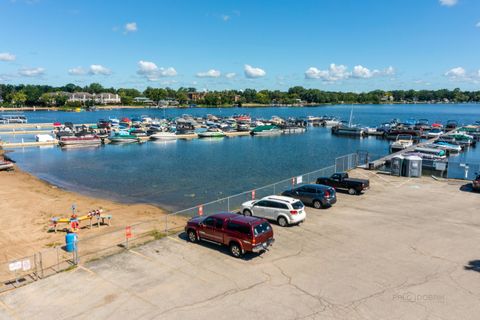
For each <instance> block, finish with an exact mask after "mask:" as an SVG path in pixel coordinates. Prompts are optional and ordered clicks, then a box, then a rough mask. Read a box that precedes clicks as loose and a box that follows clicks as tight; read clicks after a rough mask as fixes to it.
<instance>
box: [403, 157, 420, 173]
mask: <svg viewBox="0 0 480 320" xmlns="http://www.w3.org/2000/svg"><path fill="white" fill-rule="evenodd" d="M403 163H404V167H405V177H412V178H419V177H421V176H422V158H420V157H419V156H408V157H405V160H404V161H403Z"/></svg>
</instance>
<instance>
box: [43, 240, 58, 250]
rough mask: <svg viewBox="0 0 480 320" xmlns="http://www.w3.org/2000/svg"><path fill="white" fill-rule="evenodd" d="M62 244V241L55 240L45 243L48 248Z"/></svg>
mask: <svg viewBox="0 0 480 320" xmlns="http://www.w3.org/2000/svg"><path fill="white" fill-rule="evenodd" d="M58 245H60V243H58V242H56V241H54V242H49V243H47V244H45V247H47V248H55V247H56V246H58Z"/></svg>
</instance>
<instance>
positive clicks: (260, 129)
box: [250, 125, 282, 136]
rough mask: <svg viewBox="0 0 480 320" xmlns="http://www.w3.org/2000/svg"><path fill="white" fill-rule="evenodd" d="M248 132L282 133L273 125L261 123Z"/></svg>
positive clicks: (255, 134) (253, 133) (260, 134)
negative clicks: (261, 124)
mask: <svg viewBox="0 0 480 320" xmlns="http://www.w3.org/2000/svg"><path fill="white" fill-rule="evenodd" d="M250 134H251V135H253V136H273V135H279V134H282V130H281V129H280V128H279V127H277V126H274V125H263V126H258V127H255V128H254V129H253V130H252V131H250Z"/></svg>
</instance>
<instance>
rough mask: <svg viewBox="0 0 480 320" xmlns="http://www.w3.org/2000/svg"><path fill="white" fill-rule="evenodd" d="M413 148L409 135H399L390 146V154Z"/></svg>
mask: <svg viewBox="0 0 480 320" xmlns="http://www.w3.org/2000/svg"><path fill="white" fill-rule="evenodd" d="M411 146H413V139H412V136H411V135H402V134H399V135H398V136H397V138H396V139H395V141H393V142H392V143H391V144H390V152H391V153H394V152H398V151H402V150H405V149H407V148H410V147H411Z"/></svg>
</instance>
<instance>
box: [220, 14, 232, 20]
mask: <svg viewBox="0 0 480 320" xmlns="http://www.w3.org/2000/svg"><path fill="white" fill-rule="evenodd" d="M221 18H222V20H223V21H228V20H230V16H229V15H226V14H222V16H221Z"/></svg>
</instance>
